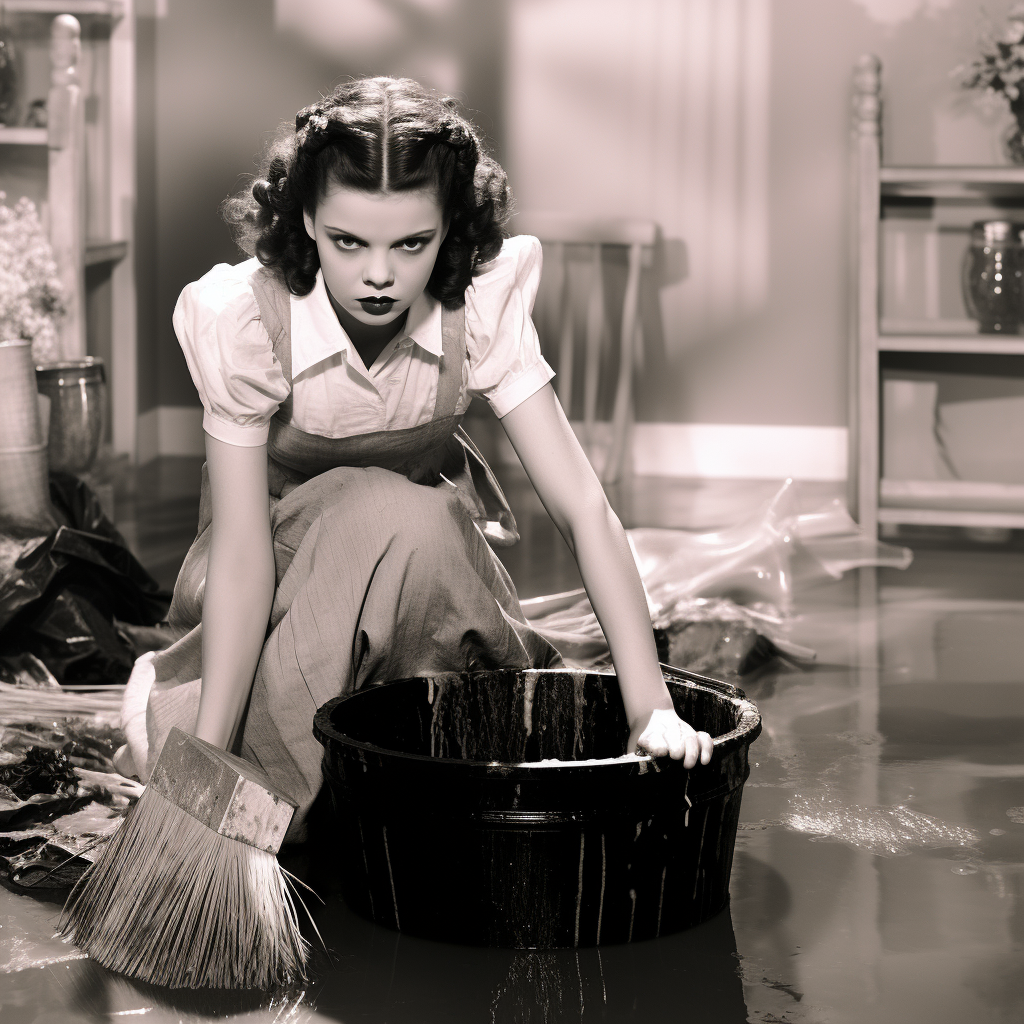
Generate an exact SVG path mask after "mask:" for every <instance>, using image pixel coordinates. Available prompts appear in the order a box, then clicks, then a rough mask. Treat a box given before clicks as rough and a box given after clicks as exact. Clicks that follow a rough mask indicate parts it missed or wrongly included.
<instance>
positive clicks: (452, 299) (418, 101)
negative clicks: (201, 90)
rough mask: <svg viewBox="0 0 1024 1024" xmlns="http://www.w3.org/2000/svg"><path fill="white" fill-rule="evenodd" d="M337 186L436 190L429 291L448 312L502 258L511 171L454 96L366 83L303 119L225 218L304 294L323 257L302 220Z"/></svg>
mask: <svg viewBox="0 0 1024 1024" xmlns="http://www.w3.org/2000/svg"><path fill="white" fill-rule="evenodd" d="M337 186H343V187H345V188H353V189H359V190H361V191H365V192H376V193H380V192H406V191H409V190H411V189H418V188H432V189H435V190H436V191H437V196H438V200H439V203H440V206H441V209H442V211H443V213H444V217H445V221H446V223H447V224H448V234H447V235H446V236H445V239H444V241H443V242H442V243H441V248H440V250H439V252H438V254H437V262H436V263H435V265H434V270H433V273H432V274H431V275H430V280H429V281H428V282H427V291H428V292H429V293H430V294H431V295H433V296H434V298H436V299H438V300H439V301H440V302H442V303H443V304H444V305H445V306H447V307H449V308H458V307H459V306H461V305H462V304H463V303H464V301H465V292H466V288H467V287H469V284H470V281H471V280H472V277H473V271H474V269H475V268H476V267H478V266H480V265H481V264H483V263H487V262H488V261H490V260H492V259H494V257H495V256H497V255H498V252H499V250H500V249H501V242H502V239H503V237H504V228H505V224H506V222H507V221H508V217H509V214H510V212H511V203H512V195H511V192H510V190H509V187H508V182H507V180H506V177H505V172H504V170H502V168H501V166H500V165H499V164H498V163H497V162H496V161H494V160H493V159H492V158H491V157H489V156H488V155H487V154H486V153H485V152H484V151H483V149H482V147H481V144H480V139H479V136H478V134H477V131H476V129H475V128H474V127H473V125H472V124H471V123H470V122H469V121H467V120H466V118H464V117H463V116H462V115H461V114H460V113H459V112H458V108H457V105H456V102H455V100H453V99H451V98H450V97H442V96H438V95H437V94H435V93H433V92H430V91H429V90H427V89H425V88H424V87H423V86H421V85H419V84H418V83H417V82H414V81H412V80H411V79H408V78H363V79H357V80H356V81H352V82H348V83H346V84H344V85H340V86H338V88H337V89H335V90H334V92H333V93H332V94H331V95H330V96H329V97H328V98H327V99H324V100H321V101H320V102H319V103H314V104H312V105H311V106H308V107H305V108H304V109H302V110H300V111H299V112H298V114H296V115H295V131H294V132H292V131H291V130H290V129H289V130H288V133H287V135H285V136H283V137H281V138H279V139H278V140H277V142H276V143H274V145H273V146H272V147H271V149H270V152H269V154H268V156H267V159H266V161H265V163H264V166H263V168H262V170H261V173H260V175H259V177H258V178H257V179H256V180H255V182H254V183H253V185H252V188H251V190H250V189H247V190H246V191H245V192H243V193H241V194H240V195H238V196H236V197H235V198H233V199H229V200H228V201H227V202H226V203H225V204H224V207H223V214H224V219H225V220H226V221H227V222H228V223H229V224H231V225H232V227H233V228H234V230H235V237H236V240H237V241H238V244H239V245H240V246H241V248H242V249H243V250H244V251H245V252H247V253H249V254H250V255H255V256H256V257H258V259H259V261H260V262H261V263H262V264H263V265H264V266H266V267H271V268H273V269H275V270H277V271H279V272H280V273H281V275H282V276H283V278H284V280H285V281H286V282H287V284H288V288H289V289H290V290H291V291H292V292H293V293H294V294H296V295H306V294H308V293H309V292H310V290H311V289H312V287H313V284H314V282H315V280H316V273H317V270H319V268H320V257H319V255H318V254H317V248H316V243H315V242H314V241H313V239H311V238H310V237H309V235H308V234H307V233H306V228H305V225H304V223H303V219H302V214H303V212H304V211H305V212H307V213H309V214H310V215H311V216H312V215H314V213H315V211H316V207H317V204H318V203H319V202H320V200H322V199H323V197H324V196H325V195H327V193H328V192H329V191H330V190H331V189H332V188H334V187H337Z"/></svg>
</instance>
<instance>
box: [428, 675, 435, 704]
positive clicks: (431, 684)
mask: <svg viewBox="0 0 1024 1024" xmlns="http://www.w3.org/2000/svg"><path fill="white" fill-rule="evenodd" d="M427 703H428V704H430V705H433V703H434V680H433V679H428V680H427Z"/></svg>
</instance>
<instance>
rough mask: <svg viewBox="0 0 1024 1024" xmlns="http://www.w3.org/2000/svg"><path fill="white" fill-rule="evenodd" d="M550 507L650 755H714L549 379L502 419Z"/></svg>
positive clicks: (633, 725)
mask: <svg viewBox="0 0 1024 1024" xmlns="http://www.w3.org/2000/svg"><path fill="white" fill-rule="evenodd" d="M501 425H502V426H503V427H504V428H505V432H506V434H508V438H509V440H510V441H511V442H512V446H513V447H514V448H515V450H516V453H517V454H518V456H519V458H520V460H521V461H522V463H523V467H524V468H525V470H526V472H527V474H528V476H529V477H530V480H531V482H532V483H533V485H534V487H535V488H536V490H537V494H538V495H539V496H540V500H541V501H542V502H543V503H544V507H545V508H546V509H547V511H548V514H549V515H550V516H551V519H552V521H553V522H554V524H555V526H556V527H557V528H558V530H559V532H560V533H561V534H562V536H563V537H564V538H565V542H566V543H567V544H568V545H569V548H570V550H571V551H572V553H573V555H574V556H575V558H576V561H577V563H578V565H579V567H580V575H581V576H582V577H583V584H584V586H585V587H586V588H587V596H588V597H589V598H590V603H591V605H592V606H593V608H594V612H595V613H596V615H597V618H598V621H599V622H600V623H601V628H602V629H603V630H604V634H605V637H606V638H607V640H608V646H609V648H610V650H611V654H612V660H613V661H614V663H615V669H616V674H617V676H618V679H619V684H620V688H621V690H622V700H623V704H624V705H625V709H626V716H627V718H628V720H629V725H630V749H631V750H632V749H633V748H634V747H635V745H636V743H637V742H638V741H640V742H642V744H643V746H644V747H645V748H646V749H648V750H649V751H650V752H651V753H654V754H665V753H670V754H671V755H672V756H673V757H683V758H684V763H685V764H686V766H687V767H693V765H694V764H696V762H697V760H698V759H699V760H701V761H702V762H703V763H705V764H706V763H707V762H708V761H709V760H710V757H711V739H710V737H709V736H708V735H707V733H697V732H695V731H694V730H693V729H692V728H690V726H688V725H685V723H683V724H682V727H680V722H679V719H678V718H677V717H676V715H675V712H674V710H673V708H672V698H671V697H670V695H669V692H668V688H667V687H666V686H665V681H664V679H663V677H662V674H661V669H660V667H659V665H658V654H657V648H656V647H655V643H654V633H653V631H652V629H651V619H650V613H649V612H648V610H647V600H646V598H645V596H644V591H643V585H642V584H641V582H640V575H639V573H638V572H637V569H636V563H635V562H634V561H633V555H632V553H631V552H630V549H629V542H628V541H627V540H626V534H625V531H624V530H623V529H622V524H621V523H620V522H619V519H618V517H617V516H616V515H615V513H614V512H613V511H612V508H611V506H610V505H609V504H608V499H607V498H606V497H605V493H604V489H603V488H602V486H601V483H600V481H599V480H598V478H597V475H596V474H595V473H594V470H593V468H592V467H591V465H590V462H589V461H588V460H587V457H586V454H585V453H584V452H583V449H582V448H581V447H580V444H579V442H578V441H577V440H576V435H575V434H574V433H573V431H572V427H570V426H569V422H568V420H566V418H565V413H564V412H563V411H562V407H561V406H560V405H559V403H558V399H557V398H556V397H555V393H554V390H553V389H552V387H551V385H550V384H548V385H545V387H543V388H541V390H540V391H538V392H537V393H536V394H534V395H532V396H531V397H530V398H528V399H527V400H526V401H525V402H523V403H522V404H521V405H519V406H517V407H516V408H515V409H513V410H512V412H510V413H508V414H507V415H506V416H504V417H503V418H502V420H501Z"/></svg>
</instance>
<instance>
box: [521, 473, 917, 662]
mask: <svg viewBox="0 0 1024 1024" xmlns="http://www.w3.org/2000/svg"><path fill="white" fill-rule="evenodd" d="M794 492H795V488H794V485H793V481H792V480H787V481H786V482H785V484H783V485H782V487H781V488H780V489H779V491H778V492H777V493H776V494H775V495H774V496H773V497H772V498H771V500H770V501H768V502H767V503H766V504H765V505H763V506H762V507H761V508H760V509H759V510H757V512H755V513H754V514H753V515H751V516H750V517H748V518H746V519H744V520H743V521H741V522H740V523H739V524H737V525H735V526H731V527H727V528H725V529H721V530H711V531H706V532H702V533H697V532H693V531H688V530H670V529H660V528H647V527H644V528H639V529H631V530H627V531H626V536H627V538H628V540H629V544H630V547H631V549H632V551H633V557H634V559H635V561H636V564H637V569H638V570H639V572H640V578H641V580H642V581H643V584H644V589H645V591H646V594H647V603H648V608H649V609H650V613H651V622H652V624H653V625H654V627H655V630H656V631H660V636H659V640H660V643H661V647H662V651H661V654H662V656H663V657H664V658H665V659H666V660H668V661H669V662H670V663H671V664H674V665H678V666H679V667H681V668H688V669H691V670H692V671H698V672H706V673H709V674H712V675H714V674H720V675H724V676H738V675H743V674H746V673H748V672H750V671H753V670H754V669H756V668H758V667H760V666H761V665H763V664H765V663H766V662H768V661H771V660H772V659H773V658H775V657H780V656H781V657H784V658H787V659H788V660H790V661H794V662H805V661H813V660H814V652H813V651H811V650H808V649H807V648H805V647H800V646H798V645H796V644H793V643H792V642H790V641H789V640H788V639H787V638H786V636H785V632H786V626H787V620H788V617H789V615H790V612H791V610H792V605H793V589H794V586H799V585H805V584H808V583H810V582H813V581H814V580H816V579H825V578H832V579H838V578H839V577H841V576H842V575H843V573H844V572H847V571H848V570H850V569H854V568H860V567H863V566H885V567H890V568H896V569H905V568H906V567H907V566H908V565H910V562H911V559H912V557H913V555H912V553H911V552H910V550H909V549H907V548H901V547H895V546H893V545H891V544H884V543H881V542H879V541H878V540H877V539H875V538H874V537H871V536H868V535H867V534H865V533H864V532H863V531H862V530H861V529H860V527H859V526H858V525H857V524H856V523H855V522H854V521H853V519H852V518H851V517H850V515H849V513H848V512H847V511H846V508H845V506H844V505H843V503H842V502H841V501H840V500H839V499H834V500H833V501H830V502H828V503H826V504H824V505H822V506H821V507H819V508H817V509H813V510H812V511H810V512H806V513H800V512H798V510H797V504H796V498H795V493H794ZM522 605H523V611H524V612H525V613H526V616H527V618H528V620H529V622H530V625H531V626H533V627H534V628H535V629H536V630H538V632H540V633H541V634H542V635H543V636H544V637H545V638H546V639H547V640H548V641H549V642H550V643H551V644H553V645H554V646H555V648H556V649H557V650H558V651H559V653H561V654H562V656H563V658H565V659H566V660H567V661H568V662H569V663H570V665H572V666H575V667H585V668H593V667H599V666H602V665H605V664H609V663H610V654H609V651H608V645H607V642H606V641H605V638H604V634H603V633H602V631H601V627H600V624H599V623H598V621H597V617H596V615H595V614H594V611H593V608H592V607H591V605H590V602H589V600H588V599H587V595H586V591H585V590H583V589H582V588H581V589H579V590H573V591H568V592H566V593H564V594H551V595H548V596H545V597H538V598H533V599H531V600H527V601H523V602H522ZM666 645H667V649H666Z"/></svg>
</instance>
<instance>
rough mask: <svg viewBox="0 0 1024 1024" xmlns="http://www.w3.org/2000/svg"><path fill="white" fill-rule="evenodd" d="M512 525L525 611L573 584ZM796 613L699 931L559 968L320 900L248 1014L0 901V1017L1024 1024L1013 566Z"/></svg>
mask: <svg viewBox="0 0 1024 1024" xmlns="http://www.w3.org/2000/svg"><path fill="white" fill-rule="evenodd" d="M513 505H514V507H517V512H519V511H520V509H519V507H518V506H516V500H515V496H513ZM682 505H685V502H680V501H679V500H677V499H676V498H673V500H672V501H666V502H665V506H666V507H669V506H671V507H672V508H675V509H678V508H679V507H681V506H682ZM523 509H524V511H523V512H520V516H521V519H522V522H521V526H523V527H524V528H523V533H524V545H523V546H522V548H520V549H518V550H516V549H513V551H516V554H515V556H514V559H511V560H510V569H511V571H512V572H513V576H514V578H515V579H516V580H517V582H518V583H519V585H520V589H521V592H522V593H523V595H524V596H530V595H532V594H535V593H541V592H544V591H554V590H558V589H567V588H568V587H571V586H574V585H576V584H575V583H574V582H573V577H572V567H571V560H570V559H569V556H568V552H565V553H564V558H563V555H562V554H561V553H559V552H560V550H561V549H560V548H559V547H558V546H557V545H556V544H555V539H554V537H553V535H552V532H551V530H550V528H549V526H546V525H545V524H544V522H543V520H542V519H541V518H539V517H538V518H536V519H535V518H534V517H533V514H532V512H531V511H530V510H531V509H532V506H528V505H524V506H523ZM635 514H636V516H637V519H636V520H634V521H643V518H642V515H643V510H642V509H641V510H639V511H636V512H635ZM624 518H625V516H624ZM646 521H647V522H648V523H649V522H651V521H652V520H649V519H648V520H646ZM671 525H683V523H681V522H674V523H672V524H671ZM702 525H706V524H702ZM797 606H798V607H797V610H798V618H797V620H796V622H795V623H794V626H793V631H792V639H793V640H794V641H796V642H797V643H801V644H806V645H808V646H810V647H813V648H815V649H816V650H817V651H818V654H819V661H818V664H817V666H816V667H814V668H813V669H811V670H809V671H805V670H797V669H787V668H784V669H778V670H773V671H770V672H766V673H764V674H762V675H760V676H758V677H757V678H755V679H752V680H748V681H746V682H745V684H744V686H745V689H746V691H747V694H748V696H749V697H750V698H751V699H753V700H754V701H755V702H756V703H757V704H758V706H759V707H760V709H761V712H762V716H763V720H764V732H763V734H762V736H761V737H760V738H759V739H758V740H757V741H756V743H755V744H754V745H753V746H752V748H751V752H750V753H751V764H752V771H751V776H750V779H749V780H748V783H747V785H746V787H745V790H744V795H743V807H742V811H741V821H740V831H739V834H738V837H737V844H736V857H735V862H734V866H733V874H732V885H731V894H732V896H731V906H730V907H729V908H728V909H727V910H726V911H724V912H723V913H722V914H720V915H718V916H717V917H716V918H714V919H713V920H711V921H709V922H708V923H706V924H704V925H701V926H700V927H698V928H695V929H693V930H691V931H689V932H684V933H682V934H679V935H675V936H669V937H665V938H661V939H658V940H655V941H650V942H643V943H637V944H634V945H625V946H607V947H603V948H602V949H600V950H596V949H587V950H579V951H578V953H577V952H576V951H571V950H556V951H546V952H542V951H520V952H516V951H509V950H483V949H475V948H471V947H463V946H452V945H446V944H440V943H433V942H428V941H425V940H422V939H415V938H410V937H408V936H399V935H397V934H396V933H394V932H392V931H389V930H387V929H385V928H381V927H378V926H375V925H372V924H370V923H368V922H365V921H363V920H361V919H359V918H357V917H355V916H354V915H353V914H352V913H351V912H349V911H348V910H347V909H346V908H345V907H344V905H342V904H341V903H340V901H339V900H338V899H337V897H336V896H334V895H332V894H331V893H330V892H327V902H326V905H324V906H322V907H321V906H316V907H315V908H313V909H314V914H315V917H316V921H317V924H318V926H319V928H320V930H321V932H322V934H323V937H324V940H325V942H326V944H327V947H328V949H329V951H330V959H328V958H327V957H326V956H325V955H323V954H320V955H318V957H317V960H316V963H315V970H314V976H313V978H312V979H311V981H310V983H309V984H308V985H307V986H306V987H305V988H304V989H302V990H298V991H295V992H291V993H283V994H280V995H278V996H277V997H275V999H274V1000H273V1001H271V1002H269V1003H268V1002H266V1001H263V1000H261V997H259V996H257V995H252V994H246V995H243V996H241V997H239V996H232V997H226V996H224V995H216V994H210V993H167V992H160V991H153V990H146V989H142V988H140V987H138V986H135V985H132V984H131V983H129V982H126V981H124V980H123V979H119V978H115V977H113V976H111V975H109V974H107V973H106V972H105V971H103V970H101V969H100V968H98V967H96V966H95V965H94V964H92V963H91V962H89V961H88V960H83V959H68V958H69V957H75V953H74V950H73V949H71V948H70V947H67V946H64V945H63V944H62V943H60V942H59V941H58V940H55V939H53V938H51V936H52V931H53V923H54V921H55V920H56V916H57V913H58V910H59V906H58V905H57V904H56V903H47V902H39V901H36V900H32V899H29V898H28V897H25V896H21V895H14V894H12V893H10V892H3V891H0V964H6V965H8V967H7V970H8V971H11V968H14V971H13V973H5V974H0V998H2V1004H3V1009H2V1011H0V1019H2V1020H3V1022H4V1024H8V1022H10V1024H55V1022H57V1021H60V1022H61V1024H76V1022H79V1021H81V1022H86V1021H88V1022H99V1021H114V1020H123V1019H125V1018H126V1017H134V1016H139V1017H141V1018H143V1019H145V1020H147V1021H161V1022H162V1021H179V1020H184V1021H199V1020H206V1019H210V1018H214V1017H216V1018H223V1017H225V1016H231V1017H234V1018H236V1019H241V1020H245V1021H253V1022H271V1021H274V1022H279V1024H286V1022H287V1024H293V1022H294V1024H304V1022H307V1021H308V1022H319V1021H336V1022H339V1024H341V1022H344V1024H349V1022H355V1021H359V1022H375V1024H378V1022H379V1024H383V1022H388V1024H401V1022H405V1021H410V1022H411V1021H416V1022H423V1024H429V1022H434V1021H437V1022H441V1021H443V1022H446V1024H461V1022H466V1024H470V1022H472V1024H478V1022H491V1021H493V1022H505V1021H507V1022H516V1024H532V1022H535V1021H536V1022H540V1021H546V1022H552V1024H559V1022H590V1021H606V1022H614V1024H619V1022H630V1021H641V1020H642V1021H663V1020H664V1021H669V1020H686V1021H688V1022H694V1024H700V1022H703V1021H708V1022H711V1021H714V1022H716V1024H732V1022H734V1021H735V1022H741V1021H752V1022H759V1024H779V1022H783V1021H784V1022H787V1024H805V1022H807V1024H811V1022H814V1024H818V1022H821V1024H824V1022H826V1021H827V1022H829V1024H847V1022H849V1024H853V1022H857V1024H865V1022H866V1024H871V1022H878V1024H889V1022H892V1024H896V1022H901V1024H902V1022H911V1024H914V1022H917V1021H921V1022H937V1024H942V1022H945V1021H956V1022H961V1021H965V1020H966V1021H971V1022H972V1024H984V1022H1011V1021H1020V1020H1024V554H1021V553H1020V552H1019V551H985V550H974V551H942V550H934V549H933V550H921V551H919V552H918V553H917V558H916V560H915V563H914V565H913V566H912V567H911V568H910V569H909V570H907V571H906V572H904V573H899V572H896V571H892V570H881V571H877V572H875V571H861V572H860V573H851V574H848V575H847V577H846V578H844V579H843V580H841V581H835V582H825V583H821V584H818V585H816V586H814V587H807V588H805V589H804V590H802V591H801V592H800V593H798V594H797ZM901 809H902V810H901ZM880 836H881V837H882V839H884V840H888V843H886V842H874V840H877V839H878V838H879V837H880ZM865 837H867V839H865ZM868 840H871V841H868ZM291 867H292V868H293V870H298V871H301V870H302V869H303V865H302V864H301V863H300V862H298V861H296V862H295V863H293V864H291ZM429 883H430V880H429V878H424V884H425V885H428V884H429ZM318 887H319V888H321V890H323V891H326V889H327V886H326V884H323V883H318ZM28 963H32V964H36V965H39V966H32V967H26V968H24V969H20V970H19V969H17V968H18V967H19V966H22V965H24V964H28Z"/></svg>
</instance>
